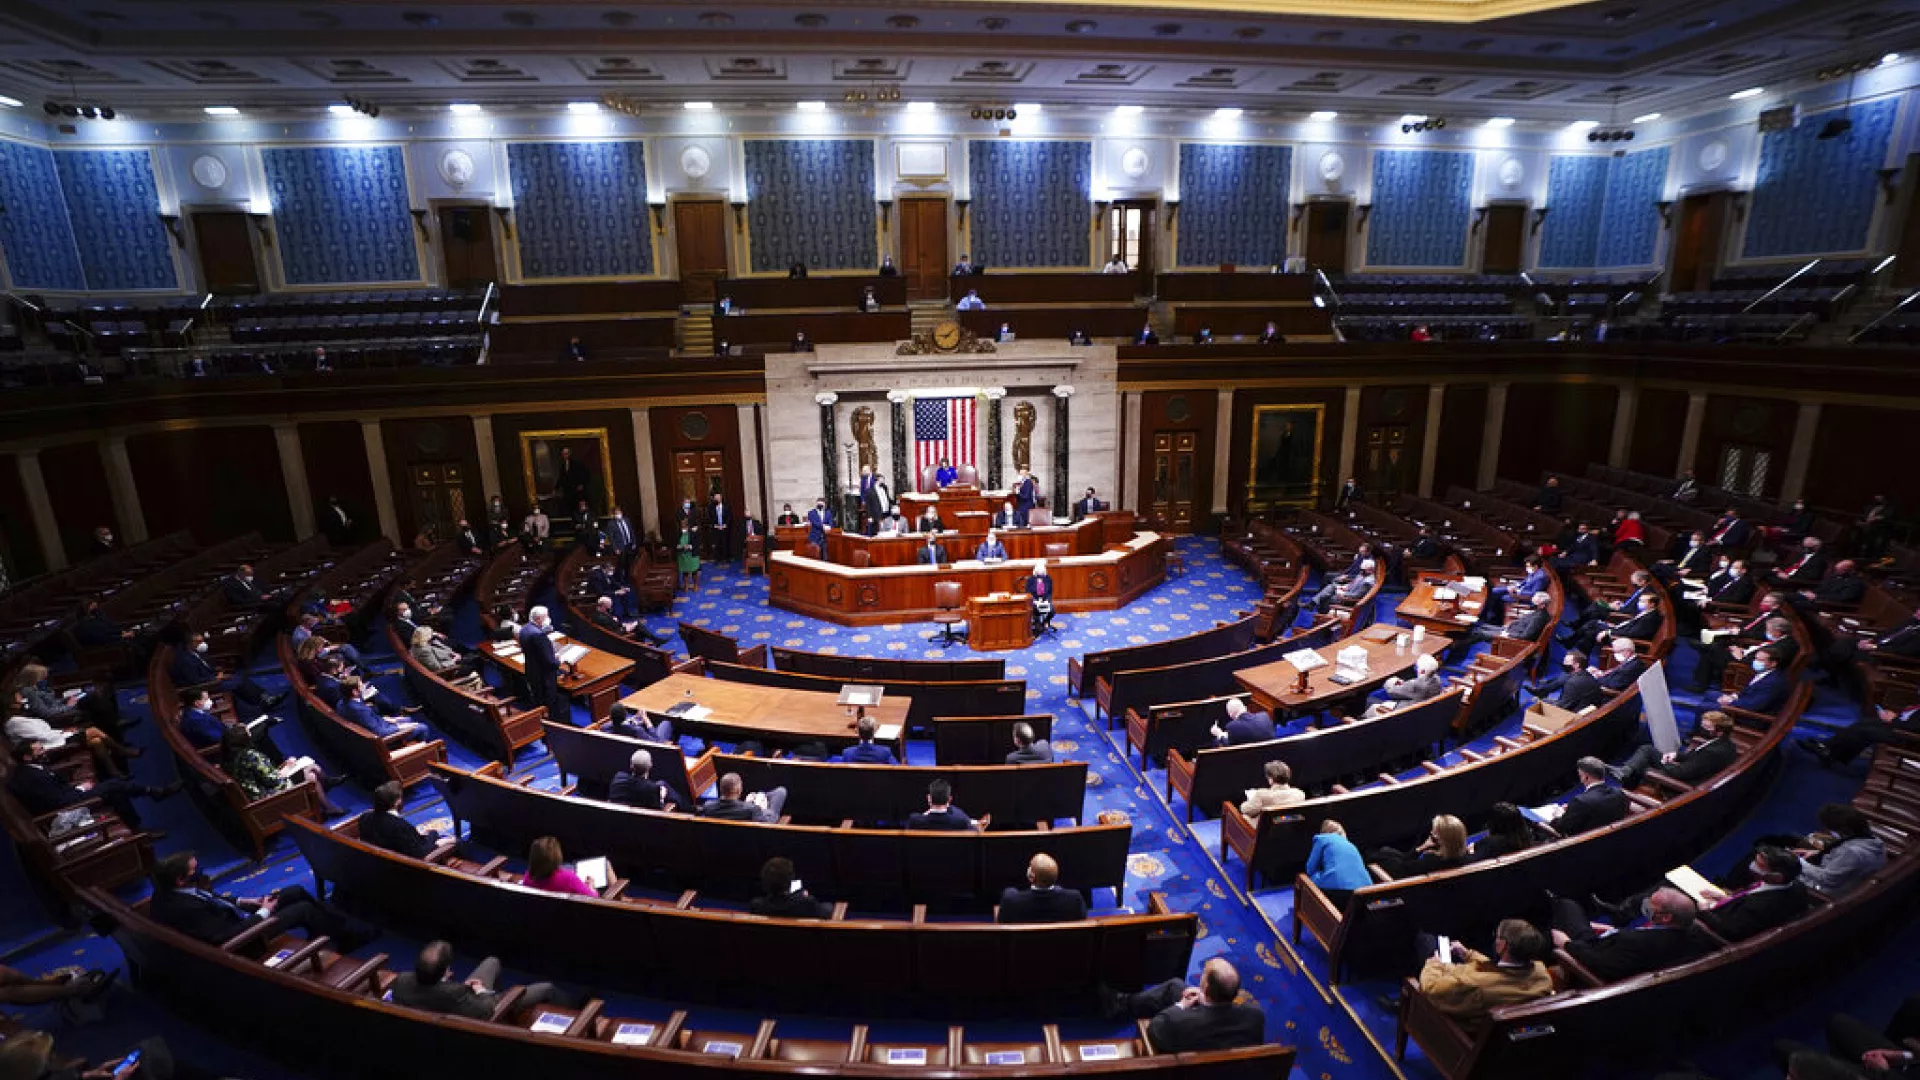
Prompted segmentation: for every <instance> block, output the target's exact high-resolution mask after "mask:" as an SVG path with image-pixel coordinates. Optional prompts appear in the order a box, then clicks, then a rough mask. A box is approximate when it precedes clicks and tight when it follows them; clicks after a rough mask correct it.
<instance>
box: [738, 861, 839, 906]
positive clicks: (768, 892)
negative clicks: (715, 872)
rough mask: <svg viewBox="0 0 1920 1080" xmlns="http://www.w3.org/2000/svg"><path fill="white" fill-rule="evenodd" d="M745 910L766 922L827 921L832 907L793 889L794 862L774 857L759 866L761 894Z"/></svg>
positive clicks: (800, 890)
mask: <svg viewBox="0 0 1920 1080" xmlns="http://www.w3.org/2000/svg"><path fill="white" fill-rule="evenodd" d="M747 910H748V911H749V912H751V913H752V914H755V915H763V916H765V917H767V918H769V919H827V918H832V917H833V905H832V904H829V903H827V902H826V901H824V900H815V899H814V898H813V897H812V896H810V895H809V894H808V893H807V891H806V890H805V889H798V888H795V887H794V880H793V861H792V860H790V859H784V858H781V857H780V856H778V855H776V856H774V857H773V858H771V859H768V860H767V861H766V864H765V865H763V866H761V867H760V895H759V896H756V897H754V898H753V901H752V903H750V904H748V906H747Z"/></svg>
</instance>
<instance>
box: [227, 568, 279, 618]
mask: <svg viewBox="0 0 1920 1080" xmlns="http://www.w3.org/2000/svg"><path fill="white" fill-rule="evenodd" d="M220 592H221V594H222V595H223V596H225V597H226V598H227V604H228V605H229V606H231V607H236V608H240V609H242V610H253V609H255V608H264V607H268V606H270V605H272V604H274V603H276V602H277V600H278V597H277V595H276V594H274V593H269V592H265V591H263V590H262V589H261V588H260V584H259V582H257V581H255V580H254V576H253V567H252V566H250V565H248V564H247V563H241V564H240V566H239V568H238V569H236V570H234V572H233V573H231V574H229V575H227V576H226V577H223V578H221V579H220Z"/></svg>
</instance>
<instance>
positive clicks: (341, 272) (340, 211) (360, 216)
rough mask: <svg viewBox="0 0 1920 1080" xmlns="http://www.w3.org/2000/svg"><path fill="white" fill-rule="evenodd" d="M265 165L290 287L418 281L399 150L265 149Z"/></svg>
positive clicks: (402, 157)
mask: <svg viewBox="0 0 1920 1080" xmlns="http://www.w3.org/2000/svg"><path fill="white" fill-rule="evenodd" d="M260 163H261V164H262V165H263V166H264V167H265V171H266V174H267V190H268V192H270V193H271V194H272V196H273V223H274V235H275V243H274V247H275V248H277V249H278V250H279V252H280V263H281V266H282V268H283V269H284V271H285V274H286V280H287V284H289V285H345V284H352V283H356V282H363V281H364V282H376V281H418V280H420V258H419V252H418V251H417V249H416V248H415V247H414V242H413V234H414V226H413V217H412V216H411V215H410V214H409V213H408V212H407V208H408V200H407V162H406V154H405V153H404V152H403V151H402V150H401V148H400V147H398V146H320V147H299V148H290V149H279V150H262V151H260Z"/></svg>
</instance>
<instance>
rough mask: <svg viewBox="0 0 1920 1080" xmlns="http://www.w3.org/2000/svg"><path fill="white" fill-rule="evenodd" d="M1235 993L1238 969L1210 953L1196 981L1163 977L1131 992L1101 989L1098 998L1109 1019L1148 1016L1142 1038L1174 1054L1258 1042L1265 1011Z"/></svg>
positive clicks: (1264, 1024)
mask: <svg viewBox="0 0 1920 1080" xmlns="http://www.w3.org/2000/svg"><path fill="white" fill-rule="evenodd" d="M1239 996H1240V973H1239V972H1238V971H1235V970H1234V968H1233V965H1232V964H1230V963H1228V962H1227V961H1226V960H1225V959H1223V958H1221V957H1217V956H1216V957H1214V958H1213V959H1211V960H1209V961H1207V962H1206V965H1205V966H1204V967H1202V968H1201V969H1200V985H1199V986H1187V985H1186V984H1185V983H1184V981H1183V980H1180V979H1168V980H1167V981H1166V982H1164V983H1161V984H1160V985H1159V986H1156V987H1154V988H1153V989H1151V990H1142V991H1140V992H1138V993H1134V994H1119V993H1114V992H1112V991H1107V992H1106V997H1105V1002H1104V1004H1105V1005H1106V1012H1107V1014H1108V1016H1109V1017H1110V1018H1113V1019H1119V1018H1120V1017H1123V1016H1125V1017H1133V1018H1135V1019H1146V1018H1148V1017H1152V1020H1151V1021H1150V1022H1149V1023H1148V1024H1147V1038H1148V1040H1150V1041H1151V1042H1152V1043H1153V1048H1154V1050H1155V1051H1156V1052H1158V1053H1162V1054H1179V1053H1187V1052H1190V1051H1196V1050H1231V1049H1233V1048H1235V1047H1239V1046H1257V1045H1259V1043H1260V1042H1262V1041H1263V1040H1264V1039H1265V1038H1266V1031H1267V1015H1266V1013H1264V1012H1261V1011H1260V1006H1258V1005H1255V1004H1253V1003H1251V1002H1247V1003H1245V1004H1242V1003H1240V1002H1238V1001H1237V1000H1236V999H1237V998H1239Z"/></svg>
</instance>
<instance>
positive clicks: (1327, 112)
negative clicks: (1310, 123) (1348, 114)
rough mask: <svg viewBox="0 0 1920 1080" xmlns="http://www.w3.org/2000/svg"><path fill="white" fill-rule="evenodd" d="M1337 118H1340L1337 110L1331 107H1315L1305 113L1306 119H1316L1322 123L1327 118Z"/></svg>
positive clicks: (1327, 119)
mask: <svg viewBox="0 0 1920 1080" xmlns="http://www.w3.org/2000/svg"><path fill="white" fill-rule="evenodd" d="M1339 118H1340V114H1339V113H1337V112H1334V111H1333V110H1332V109H1315V110H1314V111H1312V112H1310V113H1308V114H1307V119H1309V120H1318V121H1320V122H1321V123H1323V124H1324V123H1326V122H1327V121H1329V120H1337V119H1339Z"/></svg>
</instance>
